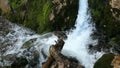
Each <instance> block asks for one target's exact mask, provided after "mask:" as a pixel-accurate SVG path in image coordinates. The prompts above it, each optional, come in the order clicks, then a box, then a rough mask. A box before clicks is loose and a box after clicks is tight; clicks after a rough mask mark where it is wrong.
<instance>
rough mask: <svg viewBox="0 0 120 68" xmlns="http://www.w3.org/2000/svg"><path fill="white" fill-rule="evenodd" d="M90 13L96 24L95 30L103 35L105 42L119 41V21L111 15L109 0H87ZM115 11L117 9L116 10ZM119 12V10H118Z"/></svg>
mask: <svg viewBox="0 0 120 68" xmlns="http://www.w3.org/2000/svg"><path fill="white" fill-rule="evenodd" d="M88 1H89V7H90V11H91V15H92V18H93V21H94V23H95V24H96V28H97V31H98V32H99V34H101V35H102V36H103V35H104V37H105V38H104V40H105V41H106V42H105V43H107V44H109V42H111V41H113V42H116V43H117V44H118V45H119V43H120V27H119V26H120V21H119V20H117V19H115V17H113V14H112V12H111V9H112V10H114V8H112V7H111V6H110V4H109V1H110V0H88ZM116 12H117V11H116ZM118 13H119V12H118ZM119 15H120V13H119Z"/></svg>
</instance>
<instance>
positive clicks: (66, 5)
mask: <svg viewBox="0 0 120 68" xmlns="http://www.w3.org/2000/svg"><path fill="white" fill-rule="evenodd" d="M4 2H5V3H4ZM5 7H6V8H5ZM77 13H78V0H44V1H43V0H37V1H36V0H35V1H31V0H0V15H2V16H4V18H7V19H8V20H10V21H12V22H14V23H19V24H22V25H23V26H25V27H28V28H31V29H33V30H35V31H36V32H37V33H44V32H49V31H61V30H68V29H70V28H71V27H74V24H75V20H76V18H77Z"/></svg>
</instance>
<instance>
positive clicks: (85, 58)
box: [0, 0, 103, 68]
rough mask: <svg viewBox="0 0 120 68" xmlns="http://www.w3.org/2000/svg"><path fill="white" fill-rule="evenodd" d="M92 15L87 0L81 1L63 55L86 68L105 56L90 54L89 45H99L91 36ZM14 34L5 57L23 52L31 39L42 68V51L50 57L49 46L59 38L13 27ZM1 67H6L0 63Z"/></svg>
mask: <svg viewBox="0 0 120 68" xmlns="http://www.w3.org/2000/svg"><path fill="white" fill-rule="evenodd" d="M90 19H91V17H90V14H89V12H88V3H87V0H80V1H79V12H78V17H77V20H76V25H75V26H76V28H75V29H74V30H72V32H71V33H69V34H68V35H67V36H68V38H67V39H66V40H64V41H65V45H64V47H63V50H62V53H63V54H64V55H66V56H72V57H75V58H77V59H78V60H79V62H80V63H81V64H82V65H83V66H85V68H93V64H94V62H95V61H96V60H97V59H98V58H99V57H100V56H101V55H102V54H103V53H98V52H97V53H94V54H89V52H88V45H89V44H93V45H95V44H97V40H92V37H91V34H92V33H93V29H94V27H93V25H92V24H91V23H90ZM12 26H13V27H12V32H10V33H9V34H8V35H7V36H6V38H8V39H12V40H11V42H14V45H13V46H9V47H7V48H8V49H7V50H6V51H5V52H4V53H3V55H8V54H14V53H18V52H21V54H19V55H22V52H23V51H24V50H25V48H22V46H23V44H24V43H25V42H27V41H29V40H30V39H36V40H35V41H34V42H33V43H32V44H31V45H32V47H34V48H35V49H36V50H38V51H39V54H40V59H39V60H40V65H39V66H40V67H41V63H42V62H44V61H45V59H44V57H43V54H42V53H41V52H42V50H43V51H44V52H45V54H47V55H49V53H48V50H49V46H50V45H52V44H54V43H55V40H57V37H56V36H55V35H54V34H53V33H48V34H44V35H37V34H35V33H34V32H31V31H30V30H28V29H26V28H23V27H20V26H17V25H12ZM3 41H4V40H3ZM0 65H4V64H2V63H0Z"/></svg>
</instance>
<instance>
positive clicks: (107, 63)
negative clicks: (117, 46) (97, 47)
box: [94, 53, 114, 68]
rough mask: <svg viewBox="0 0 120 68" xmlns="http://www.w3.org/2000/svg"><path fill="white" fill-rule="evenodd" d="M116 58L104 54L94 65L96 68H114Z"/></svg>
mask: <svg viewBox="0 0 120 68" xmlns="http://www.w3.org/2000/svg"><path fill="white" fill-rule="evenodd" d="M113 58H114V55H113V54H111V53H110V54H104V55H103V56H102V57H101V58H100V59H99V60H98V61H97V62H96V63H95V65H94V68H113V67H112V66H111V62H112V60H113Z"/></svg>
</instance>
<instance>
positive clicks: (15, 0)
mask: <svg viewBox="0 0 120 68" xmlns="http://www.w3.org/2000/svg"><path fill="white" fill-rule="evenodd" d="M22 1H23V0H10V1H9V4H10V6H11V7H12V9H18V8H20V7H21V6H22Z"/></svg>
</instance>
